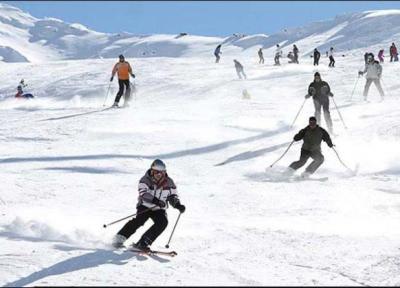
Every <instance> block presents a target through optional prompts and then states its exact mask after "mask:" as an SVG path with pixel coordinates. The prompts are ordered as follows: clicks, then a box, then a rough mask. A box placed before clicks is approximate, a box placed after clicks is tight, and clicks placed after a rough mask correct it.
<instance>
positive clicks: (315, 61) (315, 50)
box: [314, 48, 321, 66]
mask: <svg viewBox="0 0 400 288" xmlns="http://www.w3.org/2000/svg"><path fill="white" fill-rule="evenodd" d="M319 58H321V53H320V52H319V51H318V49H317V48H315V49H314V66H318V65H319Z"/></svg>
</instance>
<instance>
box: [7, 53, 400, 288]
mask: <svg viewBox="0 0 400 288" xmlns="http://www.w3.org/2000/svg"><path fill="white" fill-rule="evenodd" d="M361 52H362V51H352V53H353V54H358V55H360V54H361ZM232 59H233V57H230V56H224V58H222V60H221V61H222V62H221V63H220V64H218V65H216V64H214V63H213V62H214V59H212V58H211V59H210V58H196V57H190V58H156V57H154V58H146V59H144V58H142V59H133V60H132V61H131V62H132V64H133V66H134V67H135V72H136V75H137V79H136V80H135V81H136V84H137V87H138V92H137V94H136V95H135V99H136V100H135V101H134V105H133V106H132V107H130V108H128V109H121V110H107V111H102V112H100V111H99V110H101V109H102V105H103V102H104V100H105V96H106V91H107V88H108V83H109V82H108V79H109V73H110V70H111V68H112V66H113V64H114V61H113V60H112V59H109V60H107V59H97V60H94V59H89V60H79V61H78V60H77V61H55V62H50V63H42V64H29V63H13V64H3V65H2V67H1V68H2V69H0V71H1V72H0V77H1V78H2V79H3V81H2V87H1V89H2V90H1V92H0V93H1V94H3V95H4V94H5V93H6V92H7V91H10V90H12V89H14V86H15V75H17V77H24V78H25V81H26V83H27V84H28V85H29V86H28V87H29V89H30V92H33V93H34V94H36V95H37V96H38V97H37V99H36V100H35V101H30V102H18V101H14V100H13V99H11V100H10V99H6V98H5V99H3V100H2V102H1V103H0V105H1V106H0V109H1V115H2V126H1V128H0V129H1V130H0V131H1V137H0V141H1V146H0V147H1V152H0V166H1V171H2V172H1V173H2V177H1V178H2V193H1V196H0V197H1V198H0V207H1V216H2V217H1V218H0V227H1V228H0V246H1V247H2V249H1V253H0V257H1V266H2V269H1V273H0V283H1V285H2V286H33V285H46V286H51V285H102V286H108V285H178V286H184V285H399V284H400V278H399V275H400V273H399V259H400V251H399V240H400V232H399V229H398V223H399V221H400V198H399V195H400V191H399V189H398V181H399V171H400V166H399V164H398V163H399V162H400V152H399V150H398V141H399V137H400V133H399V131H400V130H399V124H398V119H399V117H400V112H399V109H398V106H399V99H398V97H397V95H398V93H399V85H398V84H397V82H396V79H397V77H396V74H397V73H396V72H397V71H398V69H399V66H398V63H385V64H384V88H385V90H386V92H387V97H386V100H385V101H384V102H379V96H378V94H377V91H376V89H375V88H374V87H371V92H370V100H371V103H362V102H361V98H362V97H361V93H362V86H363V82H364V80H363V79H360V81H359V82H358V84H357V87H356V89H355V94H354V96H353V101H350V100H349V98H350V95H351V92H352V90H353V87H354V83H355V81H356V79H357V78H356V75H357V73H356V72H357V70H358V69H359V68H360V67H362V65H363V59H362V57H353V56H349V58H346V60H347V62H344V61H343V60H342V59H341V58H339V59H337V67H336V68H335V69H331V70H328V67H327V62H328V61H327V59H326V58H325V57H322V58H321V65H320V67H318V70H319V71H320V72H321V74H322V77H323V79H325V80H327V81H328V82H329V83H330V85H331V87H332V91H333V92H334V94H335V98H334V99H335V102H336V103H337V105H338V106H339V107H340V111H341V113H342V115H343V118H344V120H345V121H346V125H347V126H348V130H345V129H344V127H343V125H342V123H341V121H340V118H339V115H338V113H337V111H336V110H335V109H334V108H332V116H333V120H334V128H335V131H336V133H338V134H339V136H338V137H335V138H334V139H333V141H334V143H335V144H336V145H337V146H336V149H337V151H338V152H339V153H340V156H341V158H342V159H343V161H344V162H345V163H346V164H347V165H348V166H350V167H351V168H354V167H355V166H356V165H357V164H358V165H359V172H358V174H357V175H356V176H352V175H351V174H350V173H348V172H347V171H346V169H345V168H344V167H343V166H342V165H341V164H340V162H339V161H338V159H337V158H336V155H335V154H334V152H333V151H332V150H330V149H329V148H328V147H327V146H326V145H325V144H323V153H324V155H325V163H324V164H323V166H322V167H321V168H320V169H319V170H318V172H317V173H316V174H315V178H320V177H329V179H328V180H327V181H322V182H320V181H304V182H287V181H285V180H283V179H281V178H280V177H279V175H280V173H279V171H282V170H283V169H284V168H285V167H286V166H287V165H289V164H290V163H291V161H293V160H295V159H297V158H298V156H299V151H300V144H296V145H294V146H293V147H292V148H291V149H290V150H289V152H288V154H287V155H286V156H285V157H284V158H283V159H282V160H281V161H280V162H278V164H276V166H274V167H273V168H268V166H269V165H270V164H271V163H272V162H273V161H275V160H276V159H277V158H278V157H279V156H280V155H281V154H282V153H283V151H284V150H285V148H286V147H287V145H288V144H289V143H290V141H291V140H292V137H293V135H294V134H295V133H296V132H297V131H298V130H299V129H300V128H302V127H304V126H305V125H306V123H307V119H308V117H309V116H310V115H311V114H312V113H313V107H312V103H311V102H306V105H305V107H304V110H303V111H302V113H301V114H300V116H299V119H298V120H297V122H296V124H295V127H294V128H290V124H291V123H292V121H293V119H294V116H295V114H296V113H297V111H298V109H299V107H300V105H301V103H302V101H303V99H304V98H303V97H304V96H303V95H304V94H305V92H306V87H307V85H308V83H309V82H310V81H311V79H312V75H313V73H314V72H315V71H316V70H317V69H316V68H315V67H313V66H312V65H311V63H310V60H308V61H306V60H303V61H302V62H301V64H300V65H294V64H286V63H284V65H283V66H282V67H274V66H272V64H271V63H272V59H270V58H267V59H266V60H267V61H266V63H267V64H266V65H257V64H255V63H254V59H253V58H250V57H246V56H245V55H242V56H241V59H242V63H243V64H244V65H245V69H246V72H247V74H248V76H249V79H248V80H246V81H240V80H237V79H236V74H235V71H234V68H233V63H232ZM172 67H173V69H172ZM27 68H29V71H30V75H31V76H30V77H29V76H28V75H24V74H23V73H21V71H26V70H27ZM116 89H117V85H116V83H113V84H112V89H111V93H110V96H109V97H108V99H107V101H106V102H107V105H110V104H111V103H112V100H113V97H114V95H115V93H116ZM243 89H247V90H248V92H249V93H250V95H251V99H242V91H243ZM12 91H13V90H12ZM155 158H161V159H163V160H164V161H165V162H166V164H167V166H168V171H169V174H170V175H171V177H173V179H174V180H175V181H176V182H177V185H178V189H179V192H180V194H181V200H182V203H184V204H185V205H186V207H187V211H186V212H185V214H183V215H182V217H181V220H180V222H179V224H178V226H177V229H176V233H175V235H174V237H173V238H172V241H171V243H170V246H171V249H174V250H176V251H177V252H178V256H177V257H176V258H173V259H168V258H167V259H166V258H162V257H150V258H146V257H142V256H135V255H134V254H131V253H129V252H121V251H113V250H111V249H110V248H109V246H108V244H109V242H110V241H111V238H112V236H113V235H114V234H115V233H116V232H117V231H118V229H120V228H121V227H122V225H123V224H124V223H125V222H124V221H123V222H121V223H118V224H115V225H112V226H110V227H109V228H107V229H104V228H102V225H103V224H104V223H109V222H112V221H114V220H116V219H119V218H122V217H125V216H127V215H129V214H132V213H134V212H135V208H134V207H135V205H136V197H137V191H136V189H137V182H138V180H139V179H140V177H141V176H142V175H143V173H144V172H145V170H146V169H147V168H148V167H149V165H150V163H151V161H152V160H153V159H155ZM301 171H302V170H300V171H299V172H298V173H300V172H301ZM168 214H169V222H170V224H169V226H168V228H167V229H166V231H165V232H164V233H163V234H162V235H161V236H160V237H159V238H158V239H157V240H156V242H155V243H154V244H153V247H154V248H156V249H165V248H164V245H165V244H166V243H167V241H168V238H169V235H170V233H171V231H172V228H173V225H174V223H175V220H176V217H177V215H178V213H177V210H174V209H170V210H169V211H168ZM149 225H150V223H147V224H146V225H145V227H144V228H141V229H140V230H138V232H137V233H136V234H135V235H134V236H132V237H131V239H129V241H128V244H129V243H131V242H133V241H137V240H138V238H139V237H140V235H141V234H142V233H143V232H144V229H145V228H148V227H149Z"/></svg>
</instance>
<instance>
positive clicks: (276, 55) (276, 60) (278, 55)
mask: <svg viewBox="0 0 400 288" xmlns="http://www.w3.org/2000/svg"><path fill="white" fill-rule="evenodd" d="M280 57H282V50H281V47H279V44H276V50H275V58H274V60H275V65H281V63H280V62H279V58H280Z"/></svg>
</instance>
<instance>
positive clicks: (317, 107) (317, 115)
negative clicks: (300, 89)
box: [313, 99, 321, 125]
mask: <svg viewBox="0 0 400 288" xmlns="http://www.w3.org/2000/svg"><path fill="white" fill-rule="evenodd" d="M313 102H314V108H315V115H314V116H315V118H317V124H318V125H321V103H320V102H319V101H318V100H316V99H313Z"/></svg>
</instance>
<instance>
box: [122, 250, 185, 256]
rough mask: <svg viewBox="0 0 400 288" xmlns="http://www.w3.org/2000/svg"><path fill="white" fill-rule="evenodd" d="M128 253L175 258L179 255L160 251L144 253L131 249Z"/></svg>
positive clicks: (173, 252)
mask: <svg viewBox="0 0 400 288" xmlns="http://www.w3.org/2000/svg"><path fill="white" fill-rule="evenodd" d="M127 251H130V252H134V253H138V254H140V255H147V256H152V255H161V256H169V257H175V256H177V255H178V253H176V252H175V251H158V250H150V251H143V250H137V249H135V248H129V249H127Z"/></svg>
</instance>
